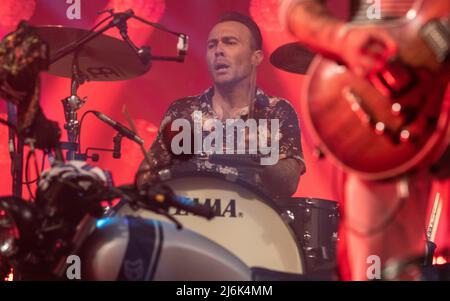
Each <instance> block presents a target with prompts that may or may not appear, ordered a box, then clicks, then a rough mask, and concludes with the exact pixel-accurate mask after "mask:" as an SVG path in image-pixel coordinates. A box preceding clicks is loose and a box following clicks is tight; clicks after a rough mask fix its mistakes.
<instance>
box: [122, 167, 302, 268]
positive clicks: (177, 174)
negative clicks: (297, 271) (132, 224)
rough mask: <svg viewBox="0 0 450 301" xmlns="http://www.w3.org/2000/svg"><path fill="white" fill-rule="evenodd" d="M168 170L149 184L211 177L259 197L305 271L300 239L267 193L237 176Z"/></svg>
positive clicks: (123, 202)
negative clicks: (283, 230)
mask: <svg viewBox="0 0 450 301" xmlns="http://www.w3.org/2000/svg"><path fill="white" fill-rule="evenodd" d="M168 170H169V171H170V176H168V177H167V178H165V179H161V178H157V179H155V180H154V181H153V182H152V183H151V184H164V183H166V182H168V181H171V180H178V179H182V178H195V177H208V178H211V177H214V178H215V179H220V180H223V181H225V182H228V183H232V184H236V185H238V186H241V187H243V188H245V189H247V190H249V191H250V192H252V193H254V194H255V195H256V196H258V197H259V199H260V200H262V202H263V203H264V204H266V205H267V206H269V207H270V208H271V209H272V210H273V211H274V212H275V213H277V214H278V217H279V218H280V220H281V222H282V223H283V224H284V225H285V226H286V229H287V231H288V232H289V235H290V236H291V238H292V239H293V240H294V242H295V246H296V247H297V254H298V257H299V260H300V264H301V266H302V267H303V269H304V270H305V269H306V258H305V254H304V250H303V246H302V245H301V241H300V238H299V237H297V235H296V233H295V231H294V229H293V228H292V226H291V225H290V224H289V223H287V222H286V221H285V220H284V219H283V218H282V216H281V214H282V212H283V208H282V207H281V206H279V205H277V204H276V203H275V202H274V201H273V200H272V198H271V197H270V196H269V195H268V194H267V193H264V191H262V190H260V189H258V188H257V187H255V186H254V185H252V184H251V183H249V182H248V181H244V180H243V179H241V178H240V177H239V176H237V177H236V178H235V179H233V180H231V179H228V178H227V175H226V174H223V173H219V172H211V171H195V172H193V171H192V170H191V171H180V170H176V171H173V170H170V169H168ZM125 204H127V201H125V200H121V201H120V202H119V203H117V204H116V205H115V206H114V214H116V213H118V212H119V211H120V209H121V208H122V207H123V206H124V205H125Z"/></svg>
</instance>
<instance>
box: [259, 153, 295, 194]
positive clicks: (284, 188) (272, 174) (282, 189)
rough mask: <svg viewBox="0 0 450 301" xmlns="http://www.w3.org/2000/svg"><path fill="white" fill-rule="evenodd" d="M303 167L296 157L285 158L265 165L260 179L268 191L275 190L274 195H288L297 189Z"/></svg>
mask: <svg viewBox="0 0 450 301" xmlns="http://www.w3.org/2000/svg"><path fill="white" fill-rule="evenodd" d="M303 169H304V167H303V166H301V165H300V164H299V162H298V161H297V160H296V159H292V158H287V159H284V160H280V161H278V163H277V164H275V165H269V166H267V167H265V168H264V171H263V173H262V174H261V181H262V184H263V185H264V186H266V187H268V188H269V189H270V191H274V190H275V193H273V194H276V196H278V197H289V196H292V195H293V194H294V193H295V191H296V190H297V185H298V183H299V181H300V175H301V174H302V171H303Z"/></svg>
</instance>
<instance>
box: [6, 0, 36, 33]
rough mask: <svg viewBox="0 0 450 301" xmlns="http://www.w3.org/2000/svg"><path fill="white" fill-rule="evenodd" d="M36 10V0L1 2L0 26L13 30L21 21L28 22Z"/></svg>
mask: <svg viewBox="0 0 450 301" xmlns="http://www.w3.org/2000/svg"><path fill="white" fill-rule="evenodd" d="M35 8H36V0H21V1H18V0H2V4H1V5H0V26H2V27H7V28H8V29H9V28H15V27H16V26H17V24H19V22H20V21H21V20H29V19H30V18H31V17H32V16H33V14H34V10H35Z"/></svg>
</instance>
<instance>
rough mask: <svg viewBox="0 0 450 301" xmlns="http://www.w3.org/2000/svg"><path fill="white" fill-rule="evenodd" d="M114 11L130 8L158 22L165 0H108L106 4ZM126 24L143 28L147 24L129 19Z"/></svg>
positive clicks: (162, 12)
mask: <svg viewBox="0 0 450 301" xmlns="http://www.w3.org/2000/svg"><path fill="white" fill-rule="evenodd" d="M107 7H108V8H113V9H114V12H123V11H126V10H128V9H132V10H133V11H134V13H135V14H136V15H138V16H139V17H142V18H144V19H146V20H148V21H151V22H158V21H159V20H160V19H161V17H162V15H163V14H164V10H165V8H166V1H165V0H110V1H109V4H108V6H107ZM128 25H129V26H130V27H132V28H143V27H147V25H145V24H143V23H141V22H139V21H136V20H131V21H130V22H128Z"/></svg>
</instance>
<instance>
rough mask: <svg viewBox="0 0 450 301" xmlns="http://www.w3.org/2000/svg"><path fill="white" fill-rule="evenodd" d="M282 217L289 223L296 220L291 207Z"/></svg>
mask: <svg viewBox="0 0 450 301" xmlns="http://www.w3.org/2000/svg"><path fill="white" fill-rule="evenodd" d="M281 218H282V220H283V222H285V223H287V224H290V223H293V222H294V221H295V215H294V213H293V212H292V211H291V210H289V209H288V210H286V211H284V212H282V213H281Z"/></svg>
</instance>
